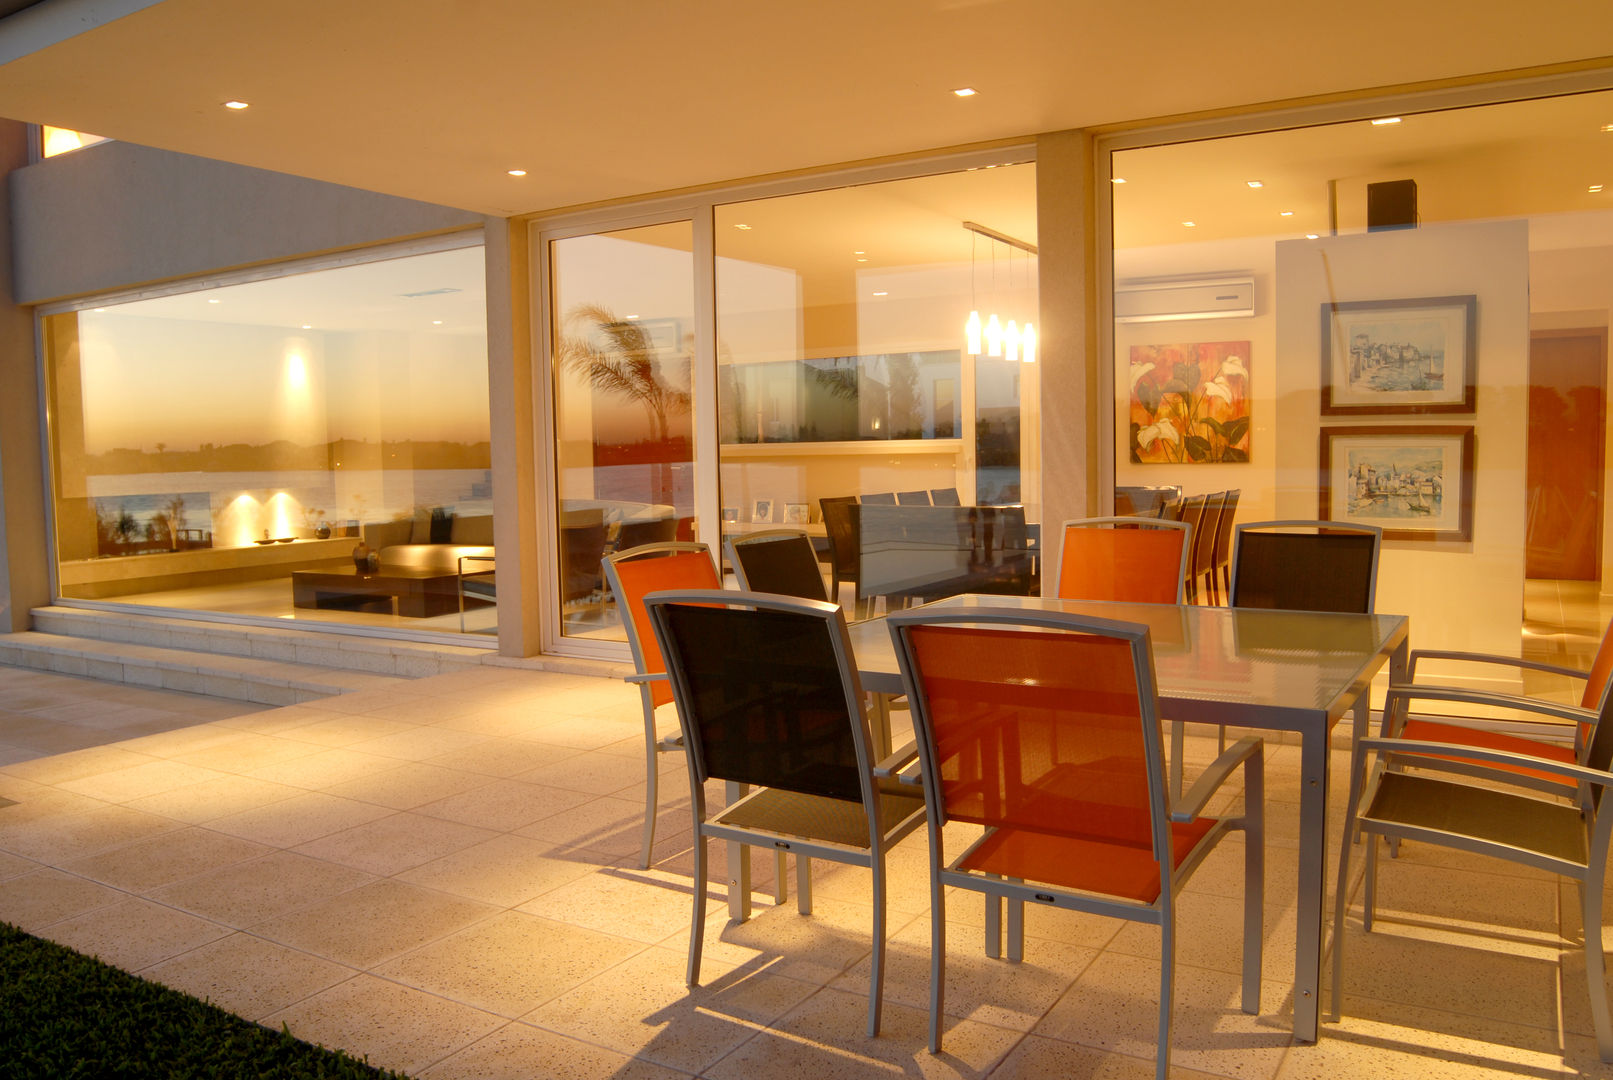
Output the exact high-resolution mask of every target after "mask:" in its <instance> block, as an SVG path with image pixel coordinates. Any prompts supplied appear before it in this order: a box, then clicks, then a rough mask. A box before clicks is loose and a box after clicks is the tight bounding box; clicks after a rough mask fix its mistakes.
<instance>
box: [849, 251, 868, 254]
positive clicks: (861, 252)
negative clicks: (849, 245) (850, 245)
mask: <svg viewBox="0 0 1613 1080" xmlns="http://www.w3.org/2000/svg"><path fill="white" fill-rule="evenodd" d="M852 254H853V255H866V254H868V252H866V251H853V252H852Z"/></svg>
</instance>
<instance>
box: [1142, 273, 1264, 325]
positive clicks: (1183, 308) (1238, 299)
mask: <svg viewBox="0 0 1613 1080" xmlns="http://www.w3.org/2000/svg"><path fill="white" fill-rule="evenodd" d="M1254 313H1255V279H1254V277H1253V276H1251V275H1248V274H1243V275H1237V274H1229V275H1225V276H1216V277H1193V278H1169V279H1165V278H1156V279H1151V280H1147V281H1121V282H1117V283H1116V284H1115V322H1176V321H1179V320H1182V319H1234V318H1240V317H1245V318H1246V317H1248V316H1251V315H1253V314H1254Z"/></svg>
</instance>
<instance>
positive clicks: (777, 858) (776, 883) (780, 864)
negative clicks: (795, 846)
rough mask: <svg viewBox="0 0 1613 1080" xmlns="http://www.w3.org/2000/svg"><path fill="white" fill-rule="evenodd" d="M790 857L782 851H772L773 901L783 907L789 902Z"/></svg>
mask: <svg viewBox="0 0 1613 1080" xmlns="http://www.w3.org/2000/svg"><path fill="white" fill-rule="evenodd" d="M789 863H790V858H789V856H788V855H786V854H784V852H783V851H780V850H775V851H774V852H773V903H775V904H777V905H778V906H779V907H783V906H784V905H785V904H787V903H789V902H790V873H789V870H790V865H789Z"/></svg>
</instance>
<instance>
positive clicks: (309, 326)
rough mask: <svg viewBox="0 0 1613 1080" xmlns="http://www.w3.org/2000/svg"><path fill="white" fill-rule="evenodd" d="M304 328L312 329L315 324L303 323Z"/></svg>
mask: <svg viewBox="0 0 1613 1080" xmlns="http://www.w3.org/2000/svg"><path fill="white" fill-rule="evenodd" d="M302 328H303V329H304V330H312V329H313V328H314V327H313V324H311V323H303V324H302Z"/></svg>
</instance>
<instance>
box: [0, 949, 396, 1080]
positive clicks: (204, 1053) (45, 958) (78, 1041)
mask: <svg viewBox="0 0 1613 1080" xmlns="http://www.w3.org/2000/svg"><path fill="white" fill-rule="evenodd" d="M402 1075H403V1074H401V1073H395V1072H388V1071H383V1070H381V1069H376V1068H372V1067H371V1066H369V1065H367V1064H364V1063H363V1062H359V1061H355V1060H354V1059H353V1058H351V1057H349V1056H347V1055H346V1054H344V1053H342V1052H340V1051H331V1050H325V1049H322V1048H320V1047H317V1046H311V1045H309V1044H308V1043H305V1042H301V1041H300V1040H298V1039H294V1038H292V1037H291V1036H290V1035H288V1034H286V1033H284V1032H283V1031H282V1032H275V1031H271V1030H269V1029H268V1028H266V1027H263V1026H261V1025H259V1024H254V1023H252V1022H251V1021H248V1020H243V1019H241V1018H240V1017H238V1016H234V1015H232V1014H230V1013H227V1012H225V1011H224V1010H223V1009H220V1008H218V1007H217V1006H214V1005H209V1004H207V1003H206V1002H204V1001H199V1000H197V999H196V998H193V997H191V996H189V995H188V994H181V993H179V992H178V991H176V990H169V989H168V988H166V987H163V986H159V985H157V984H156V983H152V982H147V981H146V980H144V979H141V978H137V977H136V976H134V975H130V974H128V973H127V972H124V971H119V970H118V969H117V968H115V967H111V966H109V965H107V964H103V963H101V962H100V961H99V960H93V959H91V958H89V957H87V956H81V955H80V954H78V953H76V952H73V951H72V950H71V949H66V948H63V947H62V946H60V945H56V944H53V943H51V942H48V941H42V940H40V939H39V938H36V937H33V936H31V935H29V934H25V933H23V932H22V931H21V930H18V929H16V928H15V927H13V926H9V925H7V924H6V923H0V1078H5V1080H10V1078H13V1077H16V1078H19V1080H20V1078H23V1077H27V1078H29V1080H36V1078H46V1077H50V1078H55V1077H71V1078H79V1077H82V1078H84V1080H90V1078H95V1080H102V1078H113V1077H164V1078H172V1080H181V1078H191V1077H194V1078H197V1080H202V1078H206V1080H213V1078H215V1077H217V1078H224V1077H242V1078H246V1077H252V1078H259V1077H273V1078H286V1080H293V1078H294V1080H305V1078H306V1080H311V1078H316V1077H317V1078H331V1080H338V1078H339V1080H347V1078H354V1080H358V1078H365V1080H374V1078H393V1080H396V1078H401V1077H402Z"/></svg>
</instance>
